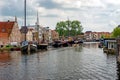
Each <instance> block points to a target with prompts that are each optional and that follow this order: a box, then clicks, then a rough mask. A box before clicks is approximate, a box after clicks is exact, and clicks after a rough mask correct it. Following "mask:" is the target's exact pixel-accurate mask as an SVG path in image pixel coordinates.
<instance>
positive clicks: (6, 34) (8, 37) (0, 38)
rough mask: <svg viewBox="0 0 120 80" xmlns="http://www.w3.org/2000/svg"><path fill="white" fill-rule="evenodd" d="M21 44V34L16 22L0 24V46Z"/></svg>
mask: <svg viewBox="0 0 120 80" xmlns="http://www.w3.org/2000/svg"><path fill="white" fill-rule="evenodd" d="M11 42H18V43H20V42H21V33H20V30H19V27H18V23H17V21H9V20H8V21H4V22H0V45H7V44H10V43H11Z"/></svg>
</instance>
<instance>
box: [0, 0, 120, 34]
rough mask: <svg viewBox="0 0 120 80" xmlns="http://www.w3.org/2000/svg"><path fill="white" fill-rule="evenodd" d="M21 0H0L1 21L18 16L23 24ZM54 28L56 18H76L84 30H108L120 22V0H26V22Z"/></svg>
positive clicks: (20, 23) (60, 19)
mask: <svg viewBox="0 0 120 80" xmlns="http://www.w3.org/2000/svg"><path fill="white" fill-rule="evenodd" d="M23 6H24V0H0V21H3V20H8V19H11V20H14V16H17V17H18V23H19V26H21V25H24V20H23V19H24V8H23ZM37 10H38V13H39V23H40V25H42V26H45V27H46V26H49V27H50V28H51V29H55V26H56V23H57V22H59V21H63V20H67V18H68V17H69V19H70V20H79V21H81V23H82V26H83V28H84V31H88V30H89V31H90V30H91V31H109V32H111V31H112V30H113V29H114V28H115V27H116V26H117V25H119V24H120V0H27V25H33V24H35V22H36V15H37Z"/></svg>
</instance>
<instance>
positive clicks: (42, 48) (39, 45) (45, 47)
mask: <svg viewBox="0 0 120 80" xmlns="http://www.w3.org/2000/svg"><path fill="white" fill-rule="evenodd" d="M37 49H38V50H47V49H48V44H38V45H37Z"/></svg>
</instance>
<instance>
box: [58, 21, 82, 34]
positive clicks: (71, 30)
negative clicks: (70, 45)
mask: <svg viewBox="0 0 120 80" xmlns="http://www.w3.org/2000/svg"><path fill="white" fill-rule="evenodd" d="M82 30H83V28H82V25H81V22H80V21H78V20H74V21H70V20H67V21H60V22H58V23H57V24H56V31H57V32H58V33H59V35H60V36H76V35H78V34H80V33H82Z"/></svg>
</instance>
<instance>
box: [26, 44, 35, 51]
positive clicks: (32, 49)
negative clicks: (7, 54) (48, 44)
mask: <svg viewBox="0 0 120 80" xmlns="http://www.w3.org/2000/svg"><path fill="white" fill-rule="evenodd" d="M28 48H29V47H28ZM33 51H34V52H36V51H37V45H35V44H30V52H33Z"/></svg>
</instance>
